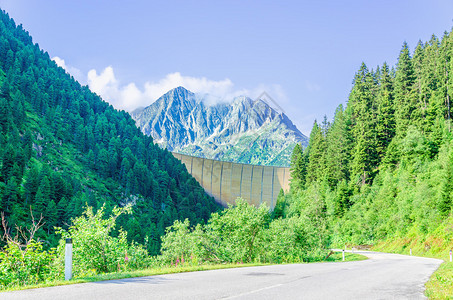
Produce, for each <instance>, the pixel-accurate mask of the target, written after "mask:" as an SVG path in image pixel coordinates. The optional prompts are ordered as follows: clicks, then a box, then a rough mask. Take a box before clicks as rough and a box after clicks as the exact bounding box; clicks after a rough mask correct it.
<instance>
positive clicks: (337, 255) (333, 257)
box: [326, 252, 368, 261]
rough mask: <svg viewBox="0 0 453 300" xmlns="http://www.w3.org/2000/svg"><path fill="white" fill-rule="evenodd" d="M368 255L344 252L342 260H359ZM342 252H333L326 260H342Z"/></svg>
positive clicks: (364, 258)
mask: <svg viewBox="0 0 453 300" xmlns="http://www.w3.org/2000/svg"><path fill="white" fill-rule="evenodd" d="M366 259H368V257H366V256H364V255H361V254H353V253H349V252H346V253H345V254H344V261H359V260H366ZM342 260H343V254H342V253H341V252H335V253H334V254H332V255H331V256H329V258H328V259H327V260H326V261H342Z"/></svg>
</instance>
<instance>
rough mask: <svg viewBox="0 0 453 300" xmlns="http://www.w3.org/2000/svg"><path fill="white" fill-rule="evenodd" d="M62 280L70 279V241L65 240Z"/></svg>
mask: <svg viewBox="0 0 453 300" xmlns="http://www.w3.org/2000/svg"><path fill="white" fill-rule="evenodd" d="M64 279H65V280H71V279H72V239H66V246H65V255H64Z"/></svg>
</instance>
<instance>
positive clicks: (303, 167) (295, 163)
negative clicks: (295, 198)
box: [290, 144, 307, 189]
mask: <svg viewBox="0 0 453 300" xmlns="http://www.w3.org/2000/svg"><path fill="white" fill-rule="evenodd" d="M290 171H291V187H292V188H293V189H301V188H303V187H304V186H305V176H306V173H307V161H306V155H305V154H304V152H303V150H302V146H301V145H300V144H296V146H295V147H294V150H293V153H292V156H291V169H290Z"/></svg>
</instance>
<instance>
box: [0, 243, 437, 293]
mask: <svg viewBox="0 0 453 300" xmlns="http://www.w3.org/2000/svg"><path fill="white" fill-rule="evenodd" d="M356 253H360V254H364V255H366V256H368V257H369V258H370V259H368V260H364V261H355V262H335V263H312V264H290V265H274V266H264V267H247V268H236V269H223V270H213V271H201V272H192V273H179V274H168V275H157V276H149V277H140V278H130V279H122V280H111V281H101V282H91V283H83V284H74V285H67V286H57V287H50V288H41V289H32V290H24V291H17V292H7V293H0V299H33V300H36V299H75V300H82V299H128V300H135V299H424V298H425V297H424V295H423V292H424V284H425V283H426V281H428V279H429V277H430V276H431V274H432V273H433V272H434V271H435V270H436V269H437V268H438V266H439V265H440V264H441V263H442V261H441V260H438V259H431V258H421V257H415V256H405V255H398V254H384V253H376V252H360V251H356Z"/></svg>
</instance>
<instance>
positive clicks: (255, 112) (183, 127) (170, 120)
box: [131, 87, 308, 166]
mask: <svg viewBox="0 0 453 300" xmlns="http://www.w3.org/2000/svg"><path fill="white" fill-rule="evenodd" d="M131 116H132V118H133V119H134V120H135V122H136V125H137V127H139V128H140V129H141V131H142V132H143V133H144V134H146V135H150V136H152V137H153V139H154V141H155V142H157V143H158V144H159V145H161V146H162V147H164V148H167V149H168V150H170V151H174V152H178V153H184V154H189V155H195V156H198V157H206V158H211V159H219V160H226V161H234V162H239V163H251V164H259V165H279V166H289V163H290V159H291V153H292V150H293V149H294V146H295V145H296V144H298V143H299V144H302V145H303V146H306V145H307V142H308V139H307V137H306V136H304V135H303V134H302V133H301V132H300V131H299V130H298V129H297V128H296V126H295V125H294V124H293V123H292V122H291V120H290V119H289V118H288V117H287V116H286V115H285V114H284V113H279V112H277V111H276V110H275V109H274V108H272V107H271V106H270V105H269V104H268V103H266V102H265V101H263V100H256V101H253V100H252V99H250V98H248V97H244V96H241V97H236V98H235V99H234V100H233V101H232V102H231V103H218V104H210V102H209V95H200V94H195V93H192V92H190V91H188V90H186V89H185V88H183V87H178V88H175V89H173V90H170V91H169V92H167V93H166V94H165V95H163V96H162V97H160V98H159V99H158V100H157V101H155V102H154V103H152V104H151V105H150V106H148V107H146V108H140V109H138V110H135V111H134V112H132V113H131Z"/></svg>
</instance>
